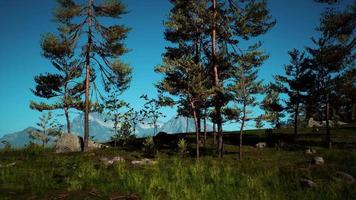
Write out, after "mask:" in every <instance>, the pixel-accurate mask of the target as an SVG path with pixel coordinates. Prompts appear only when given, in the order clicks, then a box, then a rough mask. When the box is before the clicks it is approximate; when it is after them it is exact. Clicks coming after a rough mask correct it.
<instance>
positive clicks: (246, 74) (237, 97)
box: [229, 43, 268, 160]
mask: <svg viewBox="0 0 356 200" xmlns="http://www.w3.org/2000/svg"><path fill="white" fill-rule="evenodd" d="M260 46H261V45H260V43H258V44H256V45H254V46H251V47H250V48H249V49H248V51H247V52H246V53H245V54H242V55H238V56H235V57H236V58H235V60H236V61H235V62H236V64H235V69H234V74H233V81H234V83H233V84H232V85H231V86H230V88H229V90H231V93H232V95H233V101H234V102H236V104H237V106H238V107H237V113H238V116H235V117H237V121H239V122H240V123H241V127H240V144H239V159H240V160H241V159H242V136H243V131H244V128H245V123H246V122H248V121H250V120H253V119H254V118H255V116H254V115H253V114H252V111H253V110H251V109H253V108H254V107H255V106H257V104H258V101H257V99H256V95H258V94H261V93H262V92H263V86H262V81H260V80H258V69H259V67H260V66H261V65H262V63H263V61H264V60H266V59H267V57H268V56H266V55H264V54H263V52H261V51H260V50H259V49H258V48H259V47H260Z"/></svg>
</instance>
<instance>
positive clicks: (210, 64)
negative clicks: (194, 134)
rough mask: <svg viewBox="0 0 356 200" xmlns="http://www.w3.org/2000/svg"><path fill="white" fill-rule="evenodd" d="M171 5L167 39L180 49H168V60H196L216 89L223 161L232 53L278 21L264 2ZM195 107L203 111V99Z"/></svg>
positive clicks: (208, 0) (176, 0)
mask: <svg viewBox="0 0 356 200" xmlns="http://www.w3.org/2000/svg"><path fill="white" fill-rule="evenodd" d="M171 3H172V4H173V8H172V10H171V13H170V17H169V21H168V23H167V25H168V26H167V28H168V30H167V31H166V39H167V40H168V41H171V42H173V43H175V44H177V46H175V47H169V48H167V53H166V55H165V57H168V58H170V59H181V57H182V56H186V58H187V56H188V57H189V56H193V58H194V59H193V60H194V61H195V64H199V65H202V67H203V69H206V73H207V76H206V77H207V79H209V83H208V85H210V88H212V89H214V95H213V96H212V97H210V98H212V99H211V101H210V102H211V103H212V104H213V105H214V107H215V111H214V113H215V114H214V115H215V118H216V119H215V120H216V124H217V129H218V135H219V142H218V154H219V156H220V157H222V155H223V130H222V124H223V116H222V109H223V107H224V106H225V105H227V104H228V102H229V101H230V99H229V98H228V97H229V95H228V94H227V93H228V91H227V90H226V84H227V82H228V80H229V79H230V78H231V76H232V74H231V69H232V66H233V63H232V62H231V56H230V54H231V51H232V52H238V51H240V50H242V49H241V48H239V47H238V46H237V44H238V43H239V40H248V39H250V38H251V37H257V36H259V35H261V34H264V33H266V32H267V31H268V30H269V29H270V28H271V27H272V26H273V25H274V24H275V21H273V20H271V16H270V15H269V12H268V9H267V4H266V2H265V1H241V0H221V1H218V0H202V1H196V0H189V1H182V0H172V1H171ZM201 55H204V56H201ZM204 72H205V71H204ZM196 103H197V104H198V106H196V107H197V108H198V110H201V109H200V108H199V107H202V108H203V106H200V105H204V104H205V101H204V100H203V99H201V100H200V102H198V101H197V102H196ZM203 109H204V108H203ZM198 118H199V116H198ZM199 121H200V120H199Z"/></svg>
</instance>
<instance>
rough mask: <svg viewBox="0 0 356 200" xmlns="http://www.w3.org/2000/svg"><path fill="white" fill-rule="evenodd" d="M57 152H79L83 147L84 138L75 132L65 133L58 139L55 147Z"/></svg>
mask: <svg viewBox="0 0 356 200" xmlns="http://www.w3.org/2000/svg"><path fill="white" fill-rule="evenodd" d="M54 149H55V152H56V153H71V152H79V151H82V149H83V138H81V137H80V136H77V135H73V134H69V133H66V134H63V135H61V137H60V138H59V139H58V141H57V143H56V145H55V147H54Z"/></svg>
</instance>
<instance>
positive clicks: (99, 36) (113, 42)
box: [54, 0, 131, 149]
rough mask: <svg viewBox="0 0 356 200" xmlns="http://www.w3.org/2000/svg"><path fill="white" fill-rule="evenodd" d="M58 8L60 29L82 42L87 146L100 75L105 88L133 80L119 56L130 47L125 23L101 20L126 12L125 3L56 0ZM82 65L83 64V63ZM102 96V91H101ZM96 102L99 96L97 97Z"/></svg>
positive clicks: (121, 87) (121, 88)
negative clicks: (126, 45) (97, 79)
mask: <svg viewBox="0 0 356 200" xmlns="http://www.w3.org/2000/svg"><path fill="white" fill-rule="evenodd" d="M57 1H58V4H59V6H58V8H57V9H56V10H55V12H54V16H55V21H56V22H57V23H58V25H59V30H60V31H61V32H63V33H65V34H66V35H69V37H70V38H73V40H74V42H73V43H71V45H73V44H74V45H76V46H79V44H80V43H81V42H83V41H84V43H83V44H81V47H82V48H81V50H80V52H78V54H77V57H78V58H80V60H81V61H82V62H81V63H82V64H83V65H84V66H85V104H84V149H86V148H87V147H88V139H89V113H90V112H91V110H93V105H94V104H95V103H94V102H93V101H91V100H90V98H91V95H90V93H91V91H90V88H91V89H92V91H96V92H97V94H98V93H100V92H99V89H98V87H97V85H96V83H95V80H96V77H97V75H99V76H101V80H102V83H103V86H104V87H103V88H104V90H105V91H106V92H110V91H112V90H118V91H120V92H122V91H124V90H125V89H127V87H128V85H129V82H130V80H131V68H130V67H129V66H128V65H127V64H124V63H122V62H121V61H120V56H122V55H123V54H125V53H126V52H127V51H128V50H127V49H126V47H125V45H124V44H123V40H124V39H125V38H126V35H127V33H128V31H129V29H128V28H126V27H125V26H123V25H117V24H115V25H109V26H106V25H104V24H103V23H101V20H102V21H104V18H113V19H119V18H121V16H122V15H123V14H125V13H126V11H125V6H124V5H123V4H122V3H121V2H120V1H119V0H106V1H103V2H102V3H99V4H95V2H94V0H87V4H79V3H76V2H75V1H74V0H57ZM82 67H83V66H82ZM98 96H99V97H103V95H101V93H100V94H99V95H98ZM96 101H97V102H98V101H100V99H97V100H96Z"/></svg>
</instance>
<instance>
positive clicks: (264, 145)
mask: <svg viewBox="0 0 356 200" xmlns="http://www.w3.org/2000/svg"><path fill="white" fill-rule="evenodd" d="M255 147H256V148H259V149H263V148H266V147H267V143H266V142H259V143H257V144H256V145H255Z"/></svg>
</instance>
